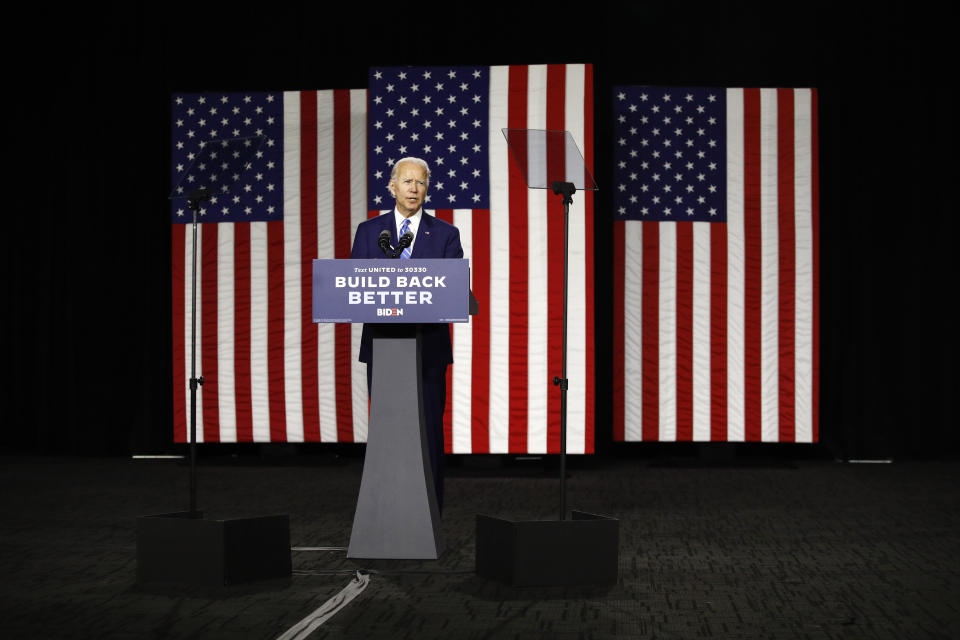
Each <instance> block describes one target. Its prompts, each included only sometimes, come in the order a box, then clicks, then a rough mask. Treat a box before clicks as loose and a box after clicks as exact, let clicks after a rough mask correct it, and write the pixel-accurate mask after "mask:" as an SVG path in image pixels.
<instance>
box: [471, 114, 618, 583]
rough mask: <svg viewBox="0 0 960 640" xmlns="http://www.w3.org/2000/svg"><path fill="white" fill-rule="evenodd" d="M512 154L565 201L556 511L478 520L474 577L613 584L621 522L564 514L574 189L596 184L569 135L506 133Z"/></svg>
mask: <svg viewBox="0 0 960 640" xmlns="http://www.w3.org/2000/svg"><path fill="white" fill-rule="evenodd" d="M503 134H504V136H505V137H506V139H507V144H508V145H509V146H510V151H511V153H512V155H513V157H514V160H515V161H516V163H517V165H518V166H519V167H520V170H521V172H522V173H523V176H524V180H525V181H526V183H527V186H528V187H529V188H531V189H547V188H549V189H552V190H553V192H554V194H556V195H558V196H561V197H562V198H563V217H564V240H563V364H562V371H561V373H560V375H559V376H555V377H554V379H553V383H554V385H555V386H557V387H559V389H560V512H559V517H558V519H557V520H528V521H522V520H516V519H512V518H503V517H494V516H489V515H477V521H476V525H477V529H476V535H477V540H476V571H477V575H479V576H481V577H484V578H489V579H493V580H497V581H500V582H504V583H507V584H511V585H515V586H534V585H540V586H550V585H556V586H561V585H563V586H578V585H597V584H613V583H615V582H616V581H617V574H618V563H619V543H620V538H619V536H620V533H619V531H620V524H619V521H618V520H616V519H615V518H610V517H607V516H602V515H596V514H591V513H586V512H582V511H572V512H570V514H569V516H570V517H568V514H567V484H566V483H567V471H566V455H567V388H568V381H567V277H568V271H569V268H568V261H569V250H568V245H569V237H570V234H569V227H570V224H569V222H570V205H571V204H572V203H573V194H574V193H575V192H576V190H577V189H584V190H595V189H596V188H597V187H596V184H595V183H594V181H593V178H592V177H591V175H590V172H589V171H588V169H587V167H586V165H585V164H584V161H583V156H582V155H581V154H580V151H579V149H578V148H577V145H576V142H574V140H573V136H571V135H570V133H569V132H566V131H543V130H534V129H504V130H503Z"/></svg>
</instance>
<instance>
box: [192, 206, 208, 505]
mask: <svg viewBox="0 0 960 640" xmlns="http://www.w3.org/2000/svg"><path fill="white" fill-rule="evenodd" d="M209 197H210V193H209V192H208V191H207V190H206V189H197V190H196V191H193V192H192V193H190V195H189V196H188V198H187V203H188V204H189V205H190V209H191V210H192V211H193V282H192V284H191V286H190V323H191V328H190V514H191V515H195V514H196V513H197V386H198V385H201V384H203V377H202V376H201V377H199V378H198V377H197V212H198V211H199V210H200V203H201V202H202V201H203V200H206V199H207V198H209Z"/></svg>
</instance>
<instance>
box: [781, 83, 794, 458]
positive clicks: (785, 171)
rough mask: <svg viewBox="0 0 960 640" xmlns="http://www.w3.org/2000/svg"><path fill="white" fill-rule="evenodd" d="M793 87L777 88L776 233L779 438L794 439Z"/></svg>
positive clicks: (791, 440)
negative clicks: (777, 239)
mask: <svg viewBox="0 0 960 640" xmlns="http://www.w3.org/2000/svg"><path fill="white" fill-rule="evenodd" d="M793 112H794V109H793V90H792V89H779V90H777V147H778V149H777V234H778V237H779V249H778V252H777V254H778V256H779V261H780V263H779V277H780V283H779V287H778V288H779V290H778V296H777V302H778V305H779V309H778V312H779V315H778V319H777V323H778V325H779V326H778V328H777V337H778V340H779V343H780V344H779V359H778V370H779V377H780V384H779V401H780V410H779V431H780V433H779V441H780V442H794V441H795V440H796V422H797V421H796V406H795V404H794V403H795V402H796V392H795V385H796V375H795V373H796V346H797V341H796V306H797V305H796V275H797V269H796V235H797V234H796V229H795V227H794V224H795V223H794V217H795V215H796V206H795V200H794V196H795V192H794V188H795V187H794V170H795V167H794V164H795V158H794V155H795V154H794V131H793V116H794V113H793Z"/></svg>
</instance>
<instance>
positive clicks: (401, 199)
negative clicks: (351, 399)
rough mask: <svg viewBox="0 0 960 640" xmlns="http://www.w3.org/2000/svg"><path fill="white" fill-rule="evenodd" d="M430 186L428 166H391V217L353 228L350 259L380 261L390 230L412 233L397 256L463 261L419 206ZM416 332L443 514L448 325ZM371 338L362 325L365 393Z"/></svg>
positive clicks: (452, 232) (454, 239) (456, 241)
mask: <svg viewBox="0 0 960 640" xmlns="http://www.w3.org/2000/svg"><path fill="white" fill-rule="evenodd" d="M429 186H430V168H429V166H428V165H427V163H426V162H425V161H423V160H421V159H419V158H403V159H401V160H398V161H397V163H396V164H395V165H394V166H393V171H392V172H391V174H390V183H389V184H388V186H387V188H388V189H389V190H390V195H392V196H393V198H394V199H395V200H396V206H395V207H394V210H393V211H392V212H391V213H386V214H384V215H381V216H377V217H376V218H371V219H370V220H367V221H365V222H362V223H361V224H360V225H359V226H358V227H357V233H356V235H355V236H354V239H353V250H352V251H351V252H350V257H351V258H354V259H363V258H383V257H384V254H383V250H382V249H381V248H380V245H379V239H380V234H381V233H382V232H383V231H384V230H387V231H389V232H390V238H391V241H390V244H391V245H392V246H396V245H397V243H398V239H399V238H400V237H401V236H402V235H403V234H404V233H405V232H407V231H409V232H411V233H412V234H413V237H414V239H413V243H412V244H411V246H410V248H409V250H404V253H403V255H402V256H401V258H418V259H419V258H462V257H463V247H461V246H460V231H459V230H458V229H457V228H456V227H455V226H453V225H452V224H449V223H447V222H444V221H443V220H438V219H437V218H435V217H433V216H432V215H429V214H428V213H426V212H425V211H424V210H423V202H424V200H425V199H426V197H427V189H428V188H429ZM420 329H421V336H422V338H421V342H420V345H421V352H420V361H421V365H422V371H421V378H422V385H421V388H422V390H423V411H424V422H425V423H426V429H427V445H428V450H429V452H430V467H431V469H432V471H433V481H434V485H435V486H436V494H437V506H438V507H439V508H440V509H441V510H443V411H444V407H445V405H446V398H447V365H449V364H450V363H452V362H453V350H452V348H451V346H450V326H449V325H447V324H423V325H421V326H420ZM372 360H373V353H372V338H371V335H370V329H369V327H367V325H364V326H363V336H362V338H361V341H360V361H361V362H366V363H367V389H368V390H369V389H370V385H371V382H372V380H373V364H374V363H373V361H372Z"/></svg>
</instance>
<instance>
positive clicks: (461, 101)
mask: <svg viewBox="0 0 960 640" xmlns="http://www.w3.org/2000/svg"><path fill="white" fill-rule="evenodd" d="M369 92H370V96H369V103H370V117H369V172H370V173H369V175H370V187H369V200H368V208H369V215H370V216H376V215H380V214H381V213H383V212H385V211H389V210H392V207H393V202H392V200H391V198H390V196H389V194H388V192H387V188H386V187H387V182H388V180H389V175H390V168H391V165H392V163H393V162H395V161H396V160H398V159H400V158H402V157H405V156H418V157H421V158H423V159H424V160H426V161H427V162H428V163H429V165H430V168H431V172H432V176H431V182H430V188H429V195H428V198H427V201H426V204H425V208H426V209H427V211H430V212H432V213H434V214H435V215H436V216H437V217H439V218H441V219H444V220H446V221H448V222H451V223H453V224H455V225H456V226H457V227H458V228H459V229H460V234H461V242H462V244H463V248H464V254H465V257H467V258H469V259H470V266H471V280H472V284H471V286H472V289H473V292H474V295H475V296H476V298H477V299H478V301H479V303H480V313H479V315H477V316H474V317H472V318H471V321H470V323H469V324H466V323H463V324H459V323H458V324H454V325H452V327H453V328H452V331H453V350H454V355H453V358H454V365H453V366H452V367H451V368H450V369H449V370H448V386H447V388H448V393H447V398H448V406H447V412H446V416H445V417H446V424H445V429H446V434H445V443H446V447H447V451H448V452H453V453H546V452H550V453H558V452H559V451H560V409H559V404H560V402H559V401H560V392H559V388H558V387H555V386H553V383H552V379H553V376H555V375H559V374H560V371H561V356H562V348H561V337H562V328H563V326H562V321H563V305H562V296H563V281H562V272H563V255H562V252H558V251H556V249H555V248H556V247H562V246H563V206H562V203H561V201H560V199H559V198H558V197H557V196H554V195H553V194H552V193H548V192H546V191H544V190H542V189H528V188H527V186H526V185H525V183H524V180H523V176H522V174H521V172H520V170H519V169H518V168H517V167H516V165H515V164H514V162H513V161H512V159H511V158H510V153H509V149H508V147H507V143H506V140H505V138H504V136H503V134H502V132H501V129H503V128H517V129H523V128H529V129H551V130H564V129H566V130H568V131H570V132H571V134H572V135H573V138H574V139H575V140H576V142H577V143H578V145H579V147H580V149H582V150H583V153H584V155H585V158H586V160H587V164H588V166H589V165H590V164H591V163H592V160H593V99H592V94H593V70H592V67H591V66H590V65H582V64H570V65H530V66H524V65H517V66H495V67H483V66H481V67H376V68H372V69H371V70H370V78H369ZM570 218H571V228H570V242H571V245H570V260H571V273H570V294H569V313H570V318H569V327H568V341H569V347H568V375H567V377H568V379H569V381H570V386H569V392H568V413H567V434H568V436H567V437H568V440H567V442H568V447H567V450H568V452H571V453H590V452H592V451H593V429H594V425H593V413H594V412H593V396H594V389H593V196H592V193H591V192H578V193H577V194H576V195H575V196H574V204H573V207H572V210H571V216H570Z"/></svg>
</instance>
